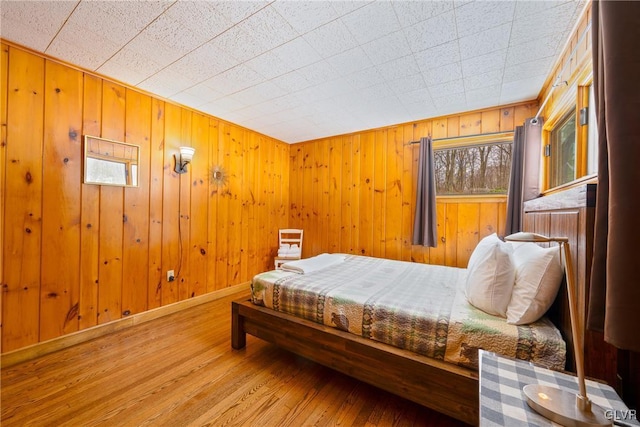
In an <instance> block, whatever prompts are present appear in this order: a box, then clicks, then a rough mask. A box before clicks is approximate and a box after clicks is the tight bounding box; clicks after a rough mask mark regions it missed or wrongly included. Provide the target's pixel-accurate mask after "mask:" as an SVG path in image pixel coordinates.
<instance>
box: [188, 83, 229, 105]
mask: <svg viewBox="0 0 640 427" xmlns="http://www.w3.org/2000/svg"><path fill="white" fill-rule="evenodd" d="M183 92H185V93H188V94H189V95H193V96H196V97H198V98H200V99H202V100H204V101H205V102H213V101H215V100H216V99H218V98H222V97H223V96H224V94H223V93H222V92H219V91H217V90H215V89H213V88H210V87H209V86H207V85H206V84H205V83H198V84H197V85H195V86H191V87H189V88H187V89H185V90H184V91H183Z"/></svg>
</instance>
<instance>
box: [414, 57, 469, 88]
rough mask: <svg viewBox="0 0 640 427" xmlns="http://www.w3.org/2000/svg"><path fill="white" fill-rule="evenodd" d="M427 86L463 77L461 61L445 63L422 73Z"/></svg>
mask: <svg viewBox="0 0 640 427" xmlns="http://www.w3.org/2000/svg"><path fill="white" fill-rule="evenodd" d="M422 75H423V77H424V81H425V83H426V84H427V86H429V87H431V86H434V85H438V84H441V83H446V82H450V81H452V80H458V79H461V78H462V65H461V64H460V63H459V62H454V63H453V64H448V65H444V66H442V67H440V68H434V69H431V70H427V71H424V72H423V73H422Z"/></svg>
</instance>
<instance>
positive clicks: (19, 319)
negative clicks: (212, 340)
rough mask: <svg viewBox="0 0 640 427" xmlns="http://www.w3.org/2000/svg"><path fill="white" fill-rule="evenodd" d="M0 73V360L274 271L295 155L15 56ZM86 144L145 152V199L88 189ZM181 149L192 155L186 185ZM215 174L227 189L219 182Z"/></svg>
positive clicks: (7, 56)
mask: <svg viewBox="0 0 640 427" xmlns="http://www.w3.org/2000/svg"><path fill="white" fill-rule="evenodd" d="M1 71H2V72H1V73H0V76H1V79H0V88H1V92H0V94H1V95H0V108H1V110H0V120H1V121H2V127H1V132H2V133H1V134H0V137H1V141H2V146H1V150H0V162H1V163H0V164H2V168H1V169H0V180H2V185H1V187H0V202H1V203H2V205H1V206H0V238H1V239H2V249H1V250H2V252H0V260H1V263H2V265H1V266H0V280H1V283H2V292H1V293H0V295H1V302H2V309H1V315H2V330H1V332H2V339H1V343H2V352H7V351H11V350H14V349H17V348H21V347H24V346H27V345H30V344H34V343H37V342H40V341H44V340H47V339H51V338H55V337H58V336H61V335H64V334H68V333H71V332H75V331H78V330H82V329H85V328H88V327H91V326H94V325H97V324H102V323H106V322H109V321H112V320H114V319H119V318H121V317H122V316H127V315H131V314H135V313H140V312H143V311H146V310H149V309H152V308H155V307H159V306H162V305H166V304H169V303H172V302H176V301H179V300H184V299H186V298H191V297H194V296H197V295H202V294H205V293H208V292H212V291H214V290H217V289H221V288H224V287H228V286H233V285H236V284H239V283H242V282H246V281H248V280H249V279H250V278H251V277H252V276H253V275H254V274H256V273H258V272H261V271H265V270H267V269H269V268H270V267H271V265H272V259H273V256H274V255H275V251H276V249H277V237H276V235H277V234H276V230H277V229H278V228H281V227H285V226H287V225H288V224H287V218H288V209H289V192H288V189H287V183H288V181H289V176H288V174H289V156H288V153H289V146H288V145H287V144H285V143H282V142H280V141H277V140H274V139H271V138H268V137H265V136H263V135H260V134H257V133H255V132H252V131H250V130H247V129H244V128H241V127H239V126H236V125H233V124H230V123H226V122H224V121H221V120H218V119H216V118H214V117H211V116H207V115H204V114H200V113H197V112H194V111H192V110H189V109H186V108H182V107H180V106H177V105H173V104H170V103H169V102H165V101H162V100H160V99H156V98H153V97H151V96H149V95H147V94H142V93H140V92H137V91H135V90H132V89H130V88H128V87H125V86H122V85H119V84H116V83H113V82H110V81H108V80H104V79H102V78H100V77H96V76H94V75H91V74H90V73H85V72H82V71H80V70H77V69H75V68H71V67H68V66H66V65H62V64H60V63H58V62H55V61H52V60H49V59H46V58H44V57H41V56H39V55H36V54H33V53H30V52H27V51H25V50H22V49H20V48H17V47H13V46H11V45H7V44H2V62H1ZM85 134H89V135H94V136H100V137H104V138H109V139H114V140H119V141H124V142H128V143H132V144H136V145H139V146H140V153H141V156H140V166H139V169H140V180H139V181H140V186H139V187H138V188H122V187H109V186H95V185H84V184H82V160H83V158H82V139H83V138H82V137H83V135H85ZM181 145H188V146H193V147H195V149H196V153H195V156H194V161H193V163H192V164H191V165H190V166H189V167H188V169H189V172H188V173H187V174H184V175H177V174H176V173H174V172H173V166H174V159H173V155H174V154H175V153H176V152H177V151H178V147H179V146H181ZM214 165H222V166H223V167H224V169H225V170H226V171H227V172H228V176H229V179H228V184H227V185H225V186H222V187H219V186H217V185H215V184H213V183H212V182H210V180H209V171H210V170H211V167H212V166H214ZM167 270H174V271H175V273H176V280H175V281H174V282H167V280H166V271H167Z"/></svg>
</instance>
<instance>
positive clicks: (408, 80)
mask: <svg viewBox="0 0 640 427" xmlns="http://www.w3.org/2000/svg"><path fill="white" fill-rule="evenodd" d="M387 84H388V85H389V87H390V88H391V90H392V91H393V92H394V93H395V94H396V95H403V94H405V93H408V92H412V91H415V90H418V89H420V88H423V87H425V86H426V85H425V82H424V78H423V77H422V74H421V73H418V74H415V75H413V76H407V77H401V78H399V79H395V80H390V81H388V82H387Z"/></svg>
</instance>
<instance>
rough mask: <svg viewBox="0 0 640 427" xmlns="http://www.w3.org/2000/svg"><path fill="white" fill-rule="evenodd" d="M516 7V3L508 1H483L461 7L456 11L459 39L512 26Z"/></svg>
mask: <svg viewBox="0 0 640 427" xmlns="http://www.w3.org/2000/svg"><path fill="white" fill-rule="evenodd" d="M515 6H516V4H515V3H514V2H506V1H482V2H474V3H468V4H465V5H463V6H460V7H459V8H457V9H456V28H457V30H458V37H465V36H469V35H472V34H475V33H480V32H483V31H486V30H489V29H491V28H494V27H499V26H501V25H503V24H511V21H512V20H513V14H514V10H515Z"/></svg>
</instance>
